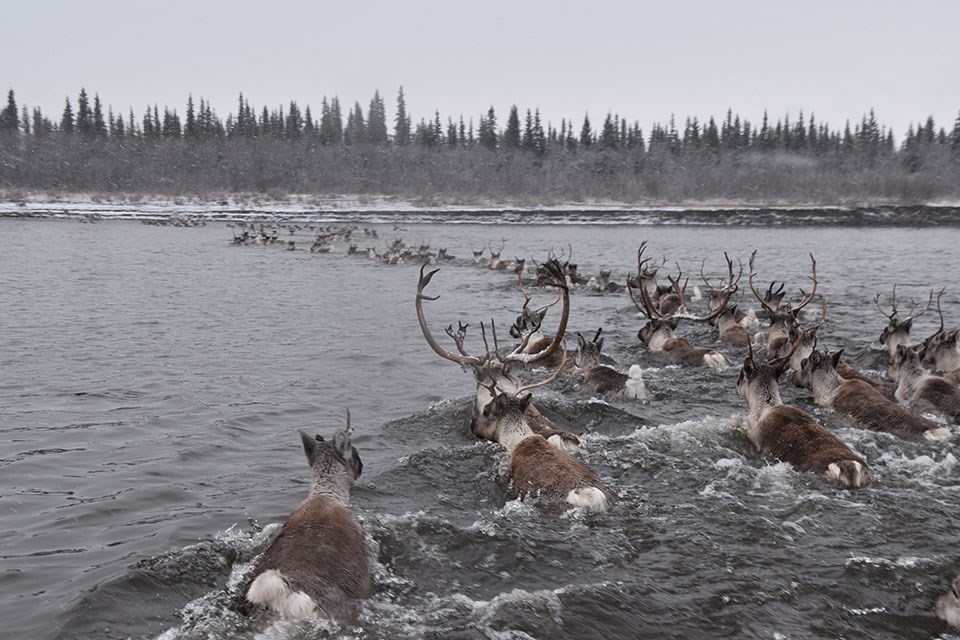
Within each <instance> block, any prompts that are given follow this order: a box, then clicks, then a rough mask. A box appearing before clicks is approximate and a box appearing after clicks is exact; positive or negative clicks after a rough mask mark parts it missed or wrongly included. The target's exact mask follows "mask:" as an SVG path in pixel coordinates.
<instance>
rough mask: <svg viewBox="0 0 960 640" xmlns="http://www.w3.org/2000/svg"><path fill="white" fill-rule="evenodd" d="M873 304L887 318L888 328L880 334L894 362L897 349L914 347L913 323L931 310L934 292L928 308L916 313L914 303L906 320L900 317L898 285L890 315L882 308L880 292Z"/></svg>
mask: <svg viewBox="0 0 960 640" xmlns="http://www.w3.org/2000/svg"><path fill="white" fill-rule="evenodd" d="M873 303H874V304H875V305H876V306H877V309H878V310H879V311H880V313H882V314H883V315H884V316H886V318H887V326H886V327H884V328H883V331H881V332H880V344H882V345H883V346H885V347H886V348H887V353H888V354H890V359H891V360H893V356H894V355H896V353H897V347H898V346H900V345H901V344H902V345H905V346H908V347H912V346H913V342H912V341H911V340H910V328H911V327H912V326H913V321H914V320H916V319H917V318H919V317H920V316H922V315H923V314H924V313H926V312H927V311H928V310H929V309H930V305H931V304H932V303H933V291H931V292H930V299H929V300H928V301H927V306H926V307H925V308H924V309H923V311H921V312H919V313H915V312H916V310H917V307H918V306H919V305H918V304H916V303H914V305H913V307H912V308H911V309H910V311H909V313H908V314H907V317H906V318H901V317H900V312H899V311H898V310H897V285H896V284H894V285H893V296H892V297H891V299H890V313H887V312H886V311H884V310H883V308H882V307H881V306H880V292H879V291H878V292H877V295H876V297H874V299H873Z"/></svg>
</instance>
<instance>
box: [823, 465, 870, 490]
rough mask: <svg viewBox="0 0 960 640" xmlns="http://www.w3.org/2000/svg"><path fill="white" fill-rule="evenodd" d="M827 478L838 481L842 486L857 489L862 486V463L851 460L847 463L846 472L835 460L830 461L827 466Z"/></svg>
mask: <svg viewBox="0 0 960 640" xmlns="http://www.w3.org/2000/svg"><path fill="white" fill-rule="evenodd" d="M826 476H827V478H829V479H830V480H833V481H835V482H839V483H840V484H842V485H843V486H844V487H849V488H853V489H859V488H860V487H862V486H863V484H864V481H863V465H862V464H860V463H859V462H857V461H856V460H851V461H850V464H849V465H847V472H846V473H844V469H843V468H842V467H841V466H840V465H839V464H837V463H836V462H831V463H830V464H829V465H828V466H827V473H826Z"/></svg>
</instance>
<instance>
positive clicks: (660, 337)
mask: <svg viewBox="0 0 960 640" xmlns="http://www.w3.org/2000/svg"><path fill="white" fill-rule="evenodd" d="M675 326H676V322H675V321H669V322H667V321H660V320H651V321H649V322H647V324H646V325H644V326H643V327H642V328H641V329H640V331H639V332H638V333H637V337H638V338H639V339H640V341H641V342H643V343H644V344H645V345H647V347H648V348H649V349H650V350H651V351H653V352H661V353H663V355H664V358H665V359H666V361H667V364H679V365H683V366H687V367H712V368H714V369H722V368H724V367H727V366H729V364H730V363H729V362H727V359H726V358H725V357H724V356H723V354H722V353H720V352H719V351H716V350H714V349H703V348H700V347H694V346H693V345H692V344H690V342H689V341H687V340H685V339H683V338H678V337H676V336H675V335H674V333H673V330H674V327H675Z"/></svg>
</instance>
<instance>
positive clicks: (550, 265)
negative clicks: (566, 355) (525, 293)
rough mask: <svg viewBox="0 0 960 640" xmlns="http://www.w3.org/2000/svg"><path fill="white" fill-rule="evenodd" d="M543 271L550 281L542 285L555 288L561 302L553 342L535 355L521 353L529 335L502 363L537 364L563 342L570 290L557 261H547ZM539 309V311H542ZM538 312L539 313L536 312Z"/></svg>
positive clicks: (568, 310) (567, 318)
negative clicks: (558, 322) (560, 310)
mask: <svg viewBox="0 0 960 640" xmlns="http://www.w3.org/2000/svg"><path fill="white" fill-rule="evenodd" d="M543 266H544V269H545V270H546V272H547V274H549V276H550V279H549V280H548V281H546V282H545V283H544V284H545V285H546V286H548V287H556V288H557V290H558V291H559V294H560V296H559V297H560V299H561V300H562V301H563V310H562V312H561V315H560V324H559V326H558V327H557V331H556V333H555V334H554V336H553V340H552V341H551V342H550V344H548V345H547V346H546V347H545V348H543V349H541V350H540V351H537V352H535V353H523V349H524V348H525V347H526V345H527V342H528V341H529V339H530V334H529V333H528V335H527V336H526V339H525V340H524V342H522V343H521V344H520V346H519V347H517V348H516V349H514V350H513V351H512V352H510V353H509V354H507V355H505V356H503V357H502V358H500V360H501V361H502V362H504V363H506V362H521V363H523V364H532V363H534V362H539V361H540V360H543V359H545V358H548V357H550V356H551V355H552V354H553V352H554V351H556V350H557V347H559V346H560V343H561V342H562V341H563V336H564V334H565V333H566V331H567V321H568V320H569V319H570V289H569V287H567V280H566V277H565V276H564V274H563V267H561V266H560V263H559V261H557V260H556V259H551V260H548V261H547V262H546V263H544V265H543ZM554 304H556V301H554V302H551V303H550V304H548V305H546V306H545V307H543V308H542V309H546V308H547V307H550V306H552V305H554ZM542 309H541V310H542ZM538 312H539V311H538ZM498 357H499V356H498Z"/></svg>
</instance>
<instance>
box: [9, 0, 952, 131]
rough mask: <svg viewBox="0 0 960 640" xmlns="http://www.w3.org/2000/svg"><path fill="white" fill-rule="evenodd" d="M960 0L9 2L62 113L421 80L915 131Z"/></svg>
mask: <svg viewBox="0 0 960 640" xmlns="http://www.w3.org/2000/svg"><path fill="white" fill-rule="evenodd" d="M958 69H960V1H958V0H911V1H910V2H904V1H893V0H802V1H794V2H786V1H777V0H714V1H711V0H700V1H696V0H657V1H653V0H632V1H627V0H624V1H622V2H612V1H607V0H593V1H592V2H566V1H563V0H554V1H551V2H524V1H523V0H507V1H503V0H478V1H473V2H469V3H467V2H457V1H456V0H447V1H432V0H391V1H380V0H357V1H355V2H346V1H341V2H336V3H333V2H325V1H321V0H315V1H308V0H284V1H282V2H271V1H270V0H161V1H155V2H147V1H144V0H122V1H121V0H84V1H82V2H80V1H78V0H29V1H21V2H5V3H4V7H3V10H2V13H0V89H2V90H3V91H4V93H5V92H6V90H7V89H8V88H12V89H13V90H14V91H15V92H16V97H17V101H18V103H19V104H21V105H22V104H27V105H29V106H31V107H33V106H39V107H41V109H43V110H44V112H45V113H46V114H47V115H48V116H50V117H51V118H52V119H58V118H59V115H60V113H61V112H62V110H63V104H64V99H65V98H66V97H67V96H69V97H70V99H71V102H72V103H73V105H74V108H75V107H76V96H77V94H78V93H79V90H80V88H81V87H85V88H86V90H87V92H88V93H90V94H91V96H92V94H93V93H99V95H100V98H101V101H102V102H103V104H104V105H105V106H107V105H109V106H112V107H113V109H114V111H115V112H122V113H124V114H126V113H127V112H128V111H129V109H130V107H133V108H134V111H135V113H136V116H137V118H138V119H139V118H140V116H141V115H142V113H143V111H144V109H145V107H146V106H147V105H148V104H151V105H152V104H154V103H156V104H158V105H159V106H160V109H161V110H162V109H163V107H164V105H167V106H169V107H171V108H176V109H177V110H178V111H179V112H180V113H181V114H182V113H183V112H184V105H185V103H186V99H187V94H189V93H192V94H193V96H194V99H195V100H198V99H199V98H201V97H203V98H206V99H207V100H209V101H210V102H211V104H212V105H213V107H214V109H215V110H216V111H217V112H218V113H219V114H220V115H221V116H222V117H225V116H226V115H227V113H228V112H235V111H236V104H237V95H238V93H239V92H241V91H242V92H243V93H244V95H245V96H246V97H247V98H248V99H249V101H250V103H251V105H252V106H253V107H255V108H256V109H257V111H258V113H259V110H260V108H262V107H263V106H264V105H266V106H269V107H271V108H275V107H278V106H280V105H286V104H287V103H289V101H290V100H296V101H297V102H298V104H299V105H300V106H301V108H302V107H304V106H306V105H310V106H311V107H312V108H313V110H314V114H315V116H319V110H320V109H319V107H320V103H321V100H322V98H323V96H333V95H337V96H339V97H340V101H341V104H342V105H343V106H344V109H346V108H348V107H349V106H351V105H352V104H353V103H354V101H359V102H360V104H361V105H362V106H363V109H364V112H366V109H367V106H368V104H369V101H370V98H371V96H372V95H373V92H374V90H377V89H379V90H380V92H381V95H382V96H383V98H384V101H385V103H386V106H387V113H388V118H390V119H391V124H390V127H391V130H392V118H393V113H394V110H395V105H396V94H397V89H398V87H399V86H400V85H403V87H404V91H405V93H406V96H407V106H408V110H409V111H410V112H411V114H412V115H413V116H414V118H415V120H419V118H421V117H426V118H432V117H433V113H434V110H439V111H440V114H441V119H442V120H443V121H444V122H445V121H446V118H447V117H448V116H453V117H454V118H455V119H456V118H458V117H459V116H460V115H461V114H463V115H464V117H465V118H467V119H469V118H470V117H473V119H474V122H475V123H476V121H477V119H478V117H479V114H480V113H481V112H484V111H486V109H487V108H488V107H490V106H493V107H494V108H495V109H496V111H497V115H498V117H499V120H500V123H501V125H502V124H503V122H504V121H505V116H506V114H507V111H508V109H509V107H510V105H511V104H516V105H517V106H518V107H519V108H520V109H521V113H523V111H524V110H525V109H527V108H531V109H532V108H536V107H539V108H540V110H541V113H542V114H543V117H544V119H545V120H550V121H552V122H553V123H554V124H555V125H557V124H559V120H560V118H564V117H565V118H572V119H573V120H574V121H575V122H576V124H577V126H578V127H579V125H580V123H582V121H583V116H584V114H585V113H589V114H590V117H591V121H592V122H594V123H595V128H596V125H597V124H599V123H600V122H601V121H602V119H603V118H604V116H605V115H606V114H607V112H610V111H612V112H614V113H618V114H620V115H622V116H624V117H626V118H627V119H628V120H630V121H631V122H632V121H634V120H637V121H639V123H640V125H641V127H642V128H643V130H644V132H646V133H649V128H650V124H651V123H652V122H655V121H658V122H663V123H665V122H666V121H667V120H668V119H669V118H670V115H671V114H676V117H677V121H678V126H679V125H680V124H681V123H682V121H683V119H684V118H685V117H686V116H688V115H695V116H697V117H699V118H700V119H701V120H706V119H707V118H709V117H710V116H711V115H712V116H714V117H716V118H717V119H718V120H719V119H721V118H722V117H723V116H724V114H725V113H726V111H727V108H728V107H732V108H733V110H734V111H735V112H738V113H740V114H741V115H742V116H744V117H746V118H747V119H749V120H751V121H753V122H755V123H759V121H760V119H761V117H762V114H763V110H764V109H767V110H768V111H769V112H770V115H771V118H772V119H776V118H779V117H782V116H783V115H784V114H789V115H790V118H791V120H794V119H795V118H796V116H797V114H798V112H800V111H801V110H803V112H804V113H806V114H807V115H809V114H810V113H811V112H813V113H814V115H815V116H816V118H817V119H818V120H826V121H828V122H830V123H831V124H832V125H833V126H835V127H842V125H843V123H844V121H845V120H846V119H848V118H849V119H850V120H852V121H859V119H860V118H861V116H862V115H863V114H864V113H866V112H867V111H868V110H869V109H870V108H874V109H875V110H876V114H877V117H878V119H879V120H880V122H881V123H882V124H886V125H889V126H891V127H893V130H894V133H895V134H896V136H897V138H898V139H901V138H902V136H903V133H904V132H905V131H906V128H907V126H908V125H909V124H910V123H911V122H912V123H916V122H918V121H921V120H924V119H926V117H927V116H928V115H932V116H933V117H934V119H935V120H936V122H937V124H938V125H939V126H944V127H945V128H946V129H947V130H948V131H949V130H950V129H951V127H952V126H953V123H954V121H955V120H956V118H957V115H958V112H960V72H958Z"/></svg>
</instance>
